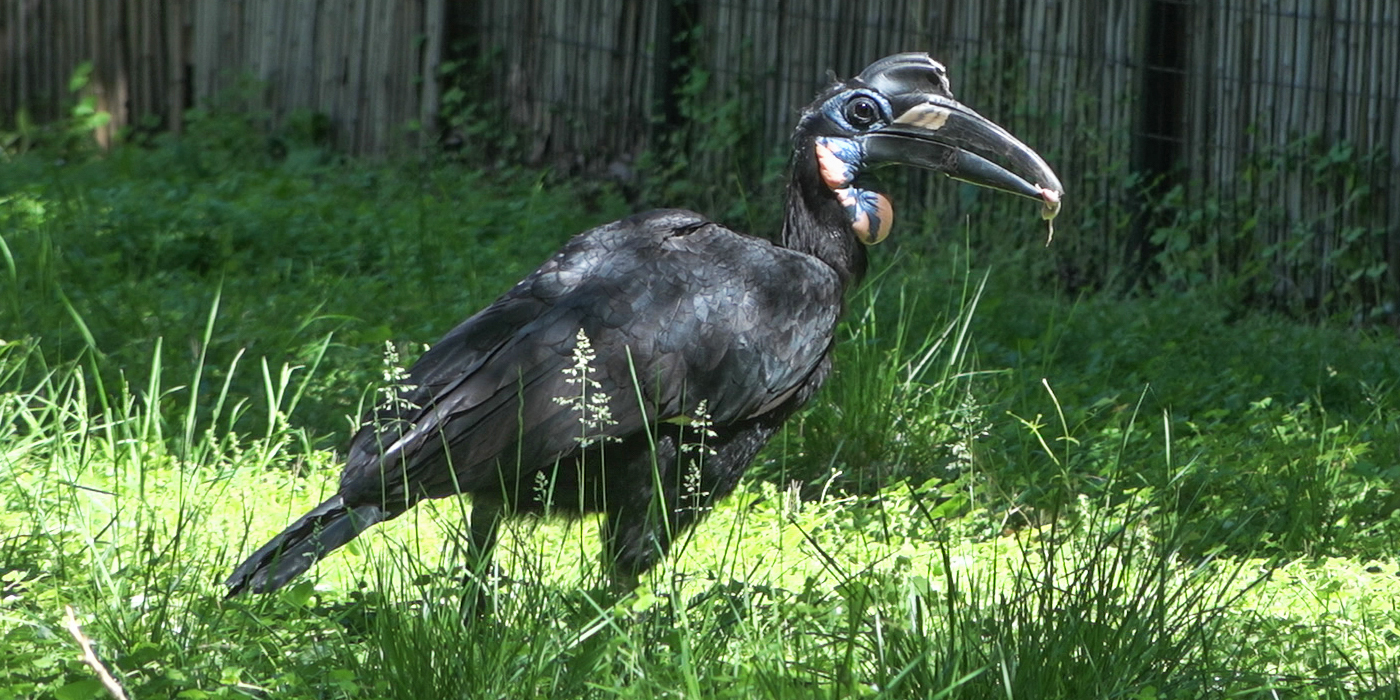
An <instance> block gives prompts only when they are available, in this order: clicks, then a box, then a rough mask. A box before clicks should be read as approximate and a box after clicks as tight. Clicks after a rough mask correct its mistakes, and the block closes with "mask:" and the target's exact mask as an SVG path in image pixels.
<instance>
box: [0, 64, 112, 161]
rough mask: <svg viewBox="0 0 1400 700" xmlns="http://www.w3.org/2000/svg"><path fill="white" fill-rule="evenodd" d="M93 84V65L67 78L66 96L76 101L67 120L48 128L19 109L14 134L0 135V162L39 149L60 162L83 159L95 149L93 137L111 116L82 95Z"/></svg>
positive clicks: (78, 70) (94, 100)
mask: <svg viewBox="0 0 1400 700" xmlns="http://www.w3.org/2000/svg"><path fill="white" fill-rule="evenodd" d="M91 80H92V62H91V61H84V62H82V63H80V64H78V67H77V68H75V69H73V75H72V76H70V77H69V78H68V92H69V93H70V94H71V95H72V97H73V99H74V100H75V101H74V103H73V105H72V106H71V107H70V108H69V111H68V118H67V119H61V120H59V121H57V122H54V123H51V124H36V123H34V120H33V119H32V118H31V117H30V116H29V110H27V109H25V108H23V107H20V109H19V111H18V112H17V113H16V114H15V126H16V130H15V131H14V132H12V133H6V132H0V162H6V161H9V160H10V159H11V158H12V157H14V156H20V155H24V154H26V153H29V152H31V151H33V150H35V149H36V148H37V149H42V150H43V151H44V152H45V153H46V154H47V155H51V156H57V157H62V158H76V157H83V156H84V155H86V154H88V153H89V152H91V151H92V150H93V149H94V148H95V147H96V146H97V143H96V141H94V140H93V134H94V133H95V132H96V131H97V130H98V129H101V128H102V127H105V126H107V124H109V123H110V122H111V121H112V115H111V114H110V113H108V112H106V111H103V110H100V109H98V108H97V97H96V96H94V95H82V94H81V93H82V92H83V90H85V89H86V88H87V86H88V83H89V82H90V81H91Z"/></svg>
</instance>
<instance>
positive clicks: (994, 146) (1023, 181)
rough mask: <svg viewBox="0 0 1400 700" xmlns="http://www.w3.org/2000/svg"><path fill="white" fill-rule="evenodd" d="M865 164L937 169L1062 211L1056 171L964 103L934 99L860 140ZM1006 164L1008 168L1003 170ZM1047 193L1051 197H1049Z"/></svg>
mask: <svg viewBox="0 0 1400 700" xmlns="http://www.w3.org/2000/svg"><path fill="white" fill-rule="evenodd" d="M857 140H859V141H860V142H861V145H862V147H863V149H864V151H865V157H866V162H867V163H870V164H872V165H873V164H875V163H902V164H905V165H913V166H916V167H920V168H928V169H930V170H937V171H939V172H942V173H945V174H947V175H948V176H949V177H952V178H955V179H958V180H963V181H965V182H969V183H972V184H974V185H980V186H982V187H990V188H992V189H996V190H1001V191H1003V192H1010V193H1011V194H1018V195H1021V196H1022V197H1029V198H1031V199H1035V200H1040V201H1043V202H1045V203H1046V204H1047V206H1049V204H1050V202H1051V200H1052V199H1053V200H1054V202H1055V208H1056V209H1058V202H1059V196H1060V195H1061V194H1064V186H1063V185H1061V184H1060V179H1059V178H1058V177H1056V176H1055V171H1053V170H1051V169H1050V166H1049V165H1048V164H1047V163H1046V162H1045V159H1043V158H1041V157H1040V154H1038V153H1036V152H1035V151H1032V150H1031V149H1030V147H1029V146H1027V145H1026V144H1024V143H1021V141H1020V140H1019V139H1017V138H1016V137H1015V136H1012V135H1011V133H1010V132H1008V131H1007V130H1006V129H1003V128H1001V127H1000V126H998V125H997V124H995V123H994V122H992V121H991V120H990V119H987V118H986V117H983V116H982V115H980V114H978V113H977V112H974V111H972V109H970V108H968V107H966V106H965V105H963V104H962V103H960V102H958V101H956V100H953V99H950V98H947V97H942V96H939V95H930V96H928V97H927V101H926V102H920V103H918V104H915V105H913V106H912V107H910V108H909V109H907V110H905V111H904V113H903V114H901V115H899V117H898V118H896V119H895V120H894V123H892V124H890V125H889V126H887V127H885V128H883V129H881V130H879V131H875V132H871V133H869V134H866V135H864V136H860V137H857ZM1002 164H1005V165H1002ZM1047 190H1048V191H1050V192H1053V194H1047Z"/></svg>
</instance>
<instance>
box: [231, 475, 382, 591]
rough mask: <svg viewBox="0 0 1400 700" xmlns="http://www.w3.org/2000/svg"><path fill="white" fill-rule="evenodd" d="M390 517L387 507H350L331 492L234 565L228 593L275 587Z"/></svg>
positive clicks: (264, 589) (279, 586) (341, 497)
mask: <svg viewBox="0 0 1400 700" xmlns="http://www.w3.org/2000/svg"><path fill="white" fill-rule="evenodd" d="M387 517H388V516H387V515H386V513H385V512H384V509H382V508H380V507H379V506H377V505H363V506H356V507H354V508H348V507H346V505H345V498H344V497H343V496H341V495H339V494H337V495H335V496H331V498H330V499H329V500H327V501H326V502H325V503H322V504H321V505H319V506H316V507H315V508H314V509H312V510H311V512H310V513H307V514H306V515H303V516H301V517H300V518H299V519H297V521H296V522H294V523H292V524H291V525H289V526H288V527H287V529H285V530H283V531H282V532H281V534H279V535H277V536H276V537H274V538H272V541H271V542H268V543H267V544H265V545H263V546H262V548H261V549H259V550H258V551H256V552H253V555H252V556H250V557H248V560H247V561H245V562H243V563H242V564H240V565H239V566H238V568H237V569H234V570H233V574H231V575H230V576H229V577H228V580H227V581H224V585H225V586H228V595H229V597H230V598H232V597H233V596H236V595H238V594H240V593H242V592H244V591H252V592H254V593H268V592H271V591H275V590H277V589H279V588H281V587H282V586H285V585H286V584H287V582H288V581H290V580H292V579H293V578H296V577H297V575H299V574H301V572H303V571H306V570H307V569H309V568H311V565H312V564H315V563H316V562H317V561H319V560H320V559H321V557H324V556H326V555H327V554H330V553H331V552H332V551H334V550H335V549H337V548H339V547H340V546H342V545H344V544H345V543H346V542H349V541H350V540H353V539H355V536H356V535H358V534H360V533H361V532H364V531H365V529H367V528H369V527H370V526H371V525H374V524H375V523H377V522H380V521H381V520H385V519H387Z"/></svg>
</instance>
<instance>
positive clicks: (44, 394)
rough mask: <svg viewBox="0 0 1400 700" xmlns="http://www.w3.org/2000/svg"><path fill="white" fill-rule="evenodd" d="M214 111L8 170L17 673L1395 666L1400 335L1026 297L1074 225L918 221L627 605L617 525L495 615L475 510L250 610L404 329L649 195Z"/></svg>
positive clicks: (662, 677) (1087, 672)
mask: <svg viewBox="0 0 1400 700" xmlns="http://www.w3.org/2000/svg"><path fill="white" fill-rule="evenodd" d="M192 116H193V118H192V119H191V121H190V125H191V126H190V132H189V133H187V134H186V135H185V136H183V137H182V138H179V139H175V138H169V137H161V138H157V139H155V140H154V141H152V142H151V143H150V144H148V147H146V148H141V149H136V148H121V149H118V150H116V151H115V152H113V153H111V154H109V155H107V156H106V157H104V158H102V159H96V160H89V161H70V162H64V163H58V162H57V161H56V159H54V158H52V157H49V155H51V154H41V153H39V152H37V151H32V152H30V153H28V154H25V155H23V156H21V157H16V158H15V159H14V160H13V162H12V163H10V164H8V167H7V168H6V169H5V170H4V171H3V172H0V206H2V207H3V209H0V217H3V219H2V220H0V221H2V224H3V229H0V242H3V246H0V253H3V256H4V261H5V267H4V268H3V270H0V276H3V277H4V281H5V283H4V285H2V286H0V310H3V312H0V313H3V315H2V316H0V339H4V340H3V341H2V342H0V504H3V507H2V508H0V643H3V645H4V649H5V653H4V654H0V691H3V692H4V693H5V694H11V695H17V696H22V697H60V698H68V697H89V696H92V695H93V694H94V693H95V692H98V688H97V686H96V685H95V684H94V683H93V678H92V675H91V672H90V670H89V669H88V668H87V667H86V666H84V665H82V664H81V663H80V662H79V661H77V658H76V646H75V645H74V643H73V642H72V640H71V639H70V638H69V637H68V636H67V635H66V632H65V631H64V630H63V629H62V628H61V626H60V620H61V619H62V614H63V608H64V606H65V605H73V606H74V607H75V608H76V609H77V610H78V613H79V620H80V622H81V623H82V625H83V628H84V630H85V631H86V633H87V634H88V635H89V636H91V637H92V638H93V639H95V640H96V642H97V651H98V653H99V655H100V656H101V658H102V659H103V661H104V663H106V664H107V666H108V667H109V668H110V669H111V670H112V671H113V673H114V674H115V675H116V676H117V677H118V678H119V679H121V681H122V682H123V683H124V684H125V685H126V686H127V688H128V690H130V691H131V694H132V695H133V696H134V697H185V698H202V697H230V698H233V697H250V696H252V697H273V696H276V697H308V698H309V697H321V698H324V697H343V698H358V697H376V698H379V697H412V698H418V697H657V696H663V695H665V696H682V695H683V696H687V697H734V698H740V697H742V698H753V697H759V698H763V697H773V698H777V697H781V698H790V697H832V698H834V697H852V696H869V697H891V698H895V697H919V698H926V697H946V698H954V697H957V698H989V697H996V698H1006V697H1042V698H1054V697H1076V698H1077V697H1094V696H1099V697H1123V698H1187V697H1190V698H1196V697H1260V698H1265V697H1275V696H1287V697H1298V698H1312V697H1316V698H1322V697H1347V696H1357V695H1364V694H1366V693H1370V694H1371V695H1372V696H1375V697H1387V696H1388V695H1387V693H1389V694H1393V691H1394V689H1395V688H1396V687H1398V686H1400V667H1397V666H1396V659H1397V658H1400V655H1397V649H1400V616H1397V613H1396V608H1395V605H1394V601H1395V600H1397V599H1400V577H1397V575H1396V574H1397V571H1396V564H1395V560H1394V544H1395V542H1397V541H1400V516H1397V513H1400V497H1397V495H1396V494H1397V490H1396V486H1395V485H1396V483H1398V482H1400V472H1397V466H1396V465H1397V460H1396V458H1395V455H1396V454H1400V425H1397V421H1396V418H1395V416H1397V415H1400V412H1397V408H1398V407H1397V404H1396V402H1397V400H1398V397H1397V395H1396V393H1395V387H1394V385H1393V383H1392V382H1391V381H1390V380H1389V378H1390V377H1392V376H1395V375H1396V373H1397V371H1400V367H1397V366H1396V365H1397V363H1400V354H1398V353H1397V351H1396V350H1395V343H1394V337H1393V333H1391V332H1390V331H1386V330H1379V329H1372V330H1361V329H1358V328H1356V327H1352V326H1350V325H1340V326H1332V325H1301V324H1298V323H1296V322H1294V321H1290V320H1287V319H1284V318H1280V317H1276V316H1267V315H1258V314H1246V313H1243V311H1242V309H1241V307H1240V306H1238V305H1237V304H1235V303H1233V302H1232V301H1231V300H1232V299H1233V297H1231V296H1230V294H1228V290H1227V291H1226V292H1221V291H1219V290H1211V289H1204V290H1198V291H1194V292H1192V293H1185V294H1180V295H1174V296H1170V297H1168V296H1162V297H1158V298H1135V297H1126V298H1124V297H1119V296H1112V295H1094V296H1086V297H1083V298H1079V299H1064V298H1059V297H1056V296H1055V295H1052V294H1045V293H1043V292H1041V291H1038V286H1037V285H1036V284H1033V283H1032V282H1031V280H1032V279H1034V275H1031V274H1028V272H1027V271H1028V270H1033V269H1035V268H1034V267H1033V266H1034V265H1038V264H1042V263H1040V262H1036V261H1034V260H1032V258H1031V256H1032V255H1036V254H1039V249H1038V248H1037V249H1036V250H1034V251H1029V250H1027V249H1024V248H1019V249H1009V248H1001V249H997V251H996V252H997V253H998V256H997V257H995V258H990V263H991V264H987V261H988V259H987V258H986V257H985V256H986V255H988V253H987V249H984V248H982V247H979V246H976V245H971V244H968V243H966V242H963V243H960V244H958V243H948V242H943V241H940V240H937V239H933V238H932V237H930V236H927V235H926V236H923V237H920V236H919V235H918V234H917V233H912V232H911V233H910V234H909V235H908V236H906V239H905V241H904V242H903V244H902V245H901V247H899V248H897V249H894V251H895V252H894V258H895V259H893V260H890V259H888V258H886V257H884V256H888V255H890V253H889V252H888V251H887V250H886V249H884V248H879V249H876V250H875V253H874V254H875V255H876V263H875V268H876V269H881V270H884V269H885V268H886V267H888V270H886V271H883V272H880V273H879V274H876V275H875V276H874V279H872V281H871V282H870V283H869V284H868V285H867V286H866V287H864V288H863V289H861V290H859V291H858V292H857V293H856V295H855V296H854V297H853V298H852V299H851V304H850V311H849V313H848V320H847V324H846V325H845V326H844V327H843V329H842V331H841V335H840V338H839V341H840V344H839V347H838V355H839V357H838V366H837V371H836V374H835V376H833V378H832V379H831V382H830V385H829V386H828V387H827V388H826V390H825V391H824V392H823V393H822V394H821V395H820V396H819V398H818V400H817V402H816V403H815V405H813V406H812V407H811V409H810V410H809V411H808V412H806V413H805V414H803V415H801V416H799V417H798V418H797V419H795V420H794V422H793V423H792V425H791V426H790V427H789V429H788V430H787V431H786V432H785V433H784V434H783V435H781V436H780V437H779V438H778V439H776V440H774V443H773V445H772V446H771V447H770V449H769V450H767V451H766V452H765V453H764V454H763V455H762V457H761V458H760V466H759V467H758V468H756V469H755V472H754V476H755V477H757V478H755V479H753V480H751V481H750V482H748V483H747V484H746V485H745V486H743V487H741V489H740V491H739V493H737V494H735V495H734V496H733V497H732V498H730V499H729V500H728V501H726V502H725V503H723V504H721V505H720V506H719V507H717V508H716V509H715V511H714V512H713V513H712V514H711V516H710V518H709V519H708V520H707V521H706V522H705V523H703V524H702V525H701V526H700V527H699V528H698V529H696V530H694V531H693V532H691V533H690V534H689V535H688V536H687V538H686V539H685V540H684V541H683V542H681V543H679V546H678V549H679V550H680V551H679V553H678V556H677V557H675V558H673V559H671V560H669V561H667V562H666V563H665V564H664V565H663V566H662V567H661V568H660V570H659V571H658V572H657V573H656V574H655V575H653V576H652V577H651V578H650V579H649V580H648V581H647V582H645V585H644V586H643V587H642V588H641V589H640V591H639V592H638V595H637V596H636V597H634V598H627V599H624V600H621V601H619V600H617V599H616V598H615V597H614V596H611V595H609V594H607V593H606V592H605V591H601V590H599V586H598V578H599V570H598V565H597V562H596V552H597V544H596V537H597V532H596V531H597V524H596V522H594V521H592V520H588V519H585V520H582V521H577V522H573V523H570V524H567V525H563V526H560V525H559V524H556V523H553V522H550V521H536V520H529V519H526V520H519V521H513V522H512V523H511V524H510V526H509V527H507V528H506V532H505V533H504V534H503V540H502V543H501V547H500V557H499V561H500V563H501V565H502V567H503V569H504V571H505V572H506V574H507V578H505V579H504V580H503V581H502V582H501V584H500V585H499V586H496V587H494V588H493V589H491V590H490V591H489V593H490V594H491V595H490V596H489V597H488V598H486V599H485V602H486V603H488V608H489V611H490V612H489V615H490V616H489V617H487V618H480V619H479V618H476V617H474V616H473V613H472V611H474V610H479V609H481V608H480V607H479V605H480V604H481V601H482V599H480V598H478V597H477V594H478V590H477V589H475V588H469V587H465V586H462V585H460V583H459V582H460V581H461V580H462V576H463V573H464V570H463V569H464V566H465V559H464V553H463V545H462V544H461V543H462V542H463V541H464V540H463V529H464V527H465V525H464V518H463V515H464V511H465V510H466V508H467V505H466V504H464V503H461V502H457V501H452V500H448V501H438V502H433V503H427V504H423V505H422V506H420V507H418V508H416V509H415V510H414V511H413V512H412V513H411V514H409V515H405V516H404V517H402V518H400V519H397V520H395V521H394V522H392V523H387V524H385V525H384V526H381V527H377V528H375V529H374V530H373V531H372V532H371V533H367V534H366V535H365V536H364V537H362V538H360V539H358V540H357V541H356V542H354V543H352V544H351V545H350V546H347V547H346V548H344V549H343V550H342V551H339V552H337V553H336V554H334V555H333V556H331V557H329V558H328V559H327V560H326V561H324V562H322V563H321V564H320V565H318V567H317V569H316V570H315V571H313V572H311V573H310V574H309V575H308V576H306V577H305V578H304V579H302V580H301V581H299V582H298V583H297V584H296V585H293V586H291V587H289V588H288V589H287V590H285V591H283V592H279V593H278V594H275V595H271V596H265V597H250V598H242V599H237V600H233V601H225V600H223V598H222V590H221V587H220V586H218V581H220V580H221V579H222V577H223V576H224V575H226V574H227V572H228V571H229V570H230V569H231V567H232V566H233V565H234V564H235V563H236V562H237V561H238V560H239V559H240V558H241V557H242V556H243V555H245V554H246V553H247V552H249V551H250V550H251V549H252V548H253V547H255V546H257V545H258V544H261V542H262V541H264V540H265V539H266V537H267V536H269V535H270V534H272V533H274V532H276V531H277V530H279V529H280V528H282V527H283V526H284V525H285V524H286V523H287V522H288V521H290V520H291V519H292V518H294V517H296V516H297V515H299V514H300V513H301V512H303V511H304V510H305V509H306V508H308V507H310V506H311V505H314V504H315V503H316V502H319V501H320V500H321V497H322V496H323V495H324V493H325V491H326V490H327V489H328V488H333V487H334V480H335V475H336V471H337V467H338V464H337V460H336V455H335V454H334V452H333V451H331V450H328V449H324V448H323V447H322V442H323V441H322V440H320V439H319V437H320V436H324V435H328V434H335V435H343V433H344V416H345V415H347V414H355V413H357V410H356V407H357V405H358V403H359V401H360V397H361V395H362V394H363V393H364V392H366V391H370V390H372V389H371V387H373V386H375V385H377V384H379V383H380V382H381V381H382V380H384V373H385V367H384V365H383V355H384V347H385V343H386V341H387V342H389V343H390V344H391V345H392V347H394V348H395V349H396V351H397V352H398V353H399V354H401V355H402V356H403V358H404V361H411V359H412V357H411V356H412V352H413V351H414V350H416V348H418V347H420V343H422V342H426V341H431V340H433V339H434V338H437V337H439V336H440V335H441V334H442V333H443V332H444V331H445V330H446V329H448V328H450V327H451V326H452V325H454V324H455V323H456V322H457V321H459V320H460V319H461V318H462V317H463V316H464V315H465V314H467V313H469V312H471V311H473V310H475V309H476V308H479V307H480V306H481V305H483V304H484V303H486V302H488V301H489V300H490V299H491V298H493V297H494V296H495V295H497V294H499V293H500V292H502V291H504V290H505V289H507V288H508V287H509V286H510V285H511V284H512V283H514V281H515V280H517V279H518V278H519V277H521V276H522V275H524V274H525V273H526V272H528V271H529V270H530V269H532V268H533V267H534V266H536V265H538V264H539V262H540V261H541V260H543V259H544V258H545V257H546V256H547V255H548V253H549V252H550V251H552V250H553V249H555V248H556V247H557V246H558V245H559V244H560V243H562V242H563V240H564V239H565V238H566V237H567V236H568V235H570V234H572V233H575V232H577V231H581V230H583V229H584V228H587V227H588V226H589V225H591V224H592V223H596V222H598V221H602V220H609V219H612V218H616V217H617V216H619V215H621V214H622V213H623V211H622V210H623V206H622V204H621V203H620V201H619V200H618V198H617V197H616V196H614V195H611V194H608V193H606V192H604V191H601V190H599V189H598V188H596V187H592V186H582V185H579V186H576V185H574V184H570V183H567V182H558V181H555V180H552V179H550V178H548V177H546V176H544V175H541V174H539V173H534V172H529V171H523V170H512V169H485V168H475V167H472V166H471V165H469V164H465V163H446V162H442V163H415V164H412V165H403V164H392V165H383V166H370V165H365V164H361V163H354V162H347V161H343V160H340V159H337V158H335V157H333V156H331V155H330V154H328V153H325V152H324V151H323V150H318V146H317V145H316V137H315V133H316V129H317V127H316V125H315V121H316V119H315V116H314V115H305V122H306V123H305V124H304V125H303V126H301V127H297V128H296V129H293V130H292V131H289V132H287V134H285V135H283V136H279V137H278V138H280V139H282V144H283V145H284V146H286V147H287V149H288V150H287V151H286V152H278V151H277V149H275V148H272V145H274V144H271V143H270V142H269V140H268V137H267V135H266V134H265V133H264V132H263V131H262V130H261V129H260V128H259V126H258V122H257V120H256V119H250V118H245V117H238V116H231V115H229V114H226V113H221V112H218V111H211V112H209V113H205V114H197V115H192ZM297 134H300V135H297ZM294 152H295V153H301V154H302V155H300V156H295V157H294V155H293V153H294ZM318 153H319V155H318ZM600 193H601V194H600ZM764 206H769V205H767V204H765V205H764ZM979 206H980V205H979ZM930 220H932V219H930ZM910 228H911V229H913V228H915V227H910ZM975 230H976V228H975V227H970V228H969V229H968V236H969V237H971V236H972V235H973V231H975ZM1060 235H1061V236H1064V235H1066V233H1065V231H1063V230H1062V231H1061V232H1060ZM1038 245H1039V243H1038V242H1037V246H1038ZM973 261H980V262H978V263H977V264H974V263H973ZM886 263H888V265H887V264H886ZM984 268H986V269H987V270H989V271H987V272H983V269H984ZM389 380H390V381H392V372H390V378H389ZM793 480H799V481H802V482H804V483H805V484H806V485H807V487H808V488H805V489H804V488H802V487H797V488H793V487H791V486H790V485H789V482H790V481H793ZM464 610H465V611H467V614H466V615H465V616H464Z"/></svg>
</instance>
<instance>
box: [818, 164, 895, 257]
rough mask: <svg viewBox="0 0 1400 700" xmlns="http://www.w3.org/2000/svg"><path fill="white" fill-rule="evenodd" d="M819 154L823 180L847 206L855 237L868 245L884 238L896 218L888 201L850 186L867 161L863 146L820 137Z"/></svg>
mask: <svg viewBox="0 0 1400 700" xmlns="http://www.w3.org/2000/svg"><path fill="white" fill-rule="evenodd" d="M816 156H817V166H818V168H819V169H820V171H821V175H822V180H823V181H824V182H825V183H826V186H827V187H830V188H831V191H832V192H835V193H836V197H837V199H838V200H839V201H840V202H841V205H842V206H843V207H845V208H846V215H847V216H848V217H850V220H851V230H852V231H854V232H855V234H856V237H857V238H859V239H860V240H861V242H862V243H865V244H866V245H874V244H876V243H879V242H880V241H882V240H884V238H885V236H886V235H888V234H889V230H890V224H891V223H892V220H893V218H894V217H893V212H892V211H891V208H890V203H889V200H888V199H886V198H885V196H884V195H882V194H880V193H879V192H875V191H872V190H863V189H860V188H858V187H851V186H850V184H851V182H852V181H854V180H855V179H856V176H857V175H859V174H860V169H861V166H862V165H863V161H864V153H863V152H862V151H861V148H860V145H859V144H857V143H856V142H855V141H852V140H851V139H843V138H830V137H821V138H818V139H817V141H816Z"/></svg>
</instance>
